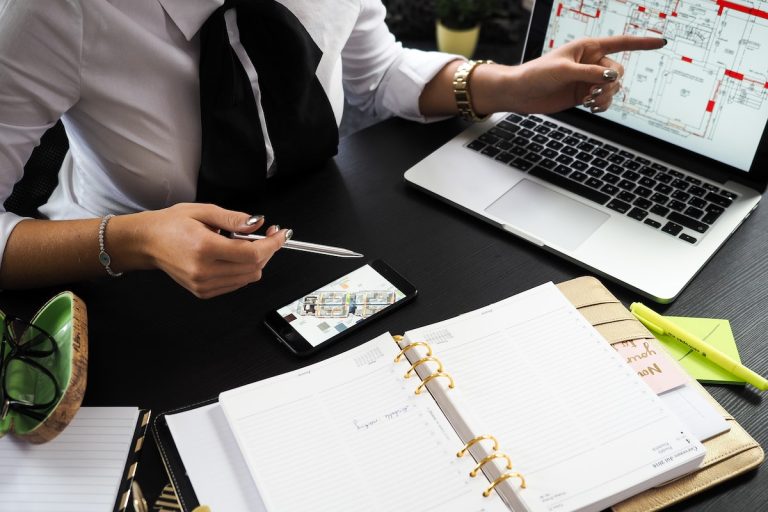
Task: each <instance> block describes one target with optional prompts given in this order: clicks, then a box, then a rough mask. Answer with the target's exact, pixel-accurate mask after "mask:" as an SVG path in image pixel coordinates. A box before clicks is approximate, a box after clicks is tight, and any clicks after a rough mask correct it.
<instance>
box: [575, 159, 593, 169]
mask: <svg viewBox="0 0 768 512" xmlns="http://www.w3.org/2000/svg"><path fill="white" fill-rule="evenodd" d="M571 167H573V168H574V169H576V170H577V171H585V170H586V169H587V168H588V167H589V164H588V163H585V162H582V161H580V160H574V162H573V163H572V164H571Z"/></svg>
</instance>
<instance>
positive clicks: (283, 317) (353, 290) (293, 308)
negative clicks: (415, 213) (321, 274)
mask: <svg viewBox="0 0 768 512" xmlns="http://www.w3.org/2000/svg"><path fill="white" fill-rule="evenodd" d="M415 296H416V288H415V287H414V286H413V285H412V284H411V283H409V282H408V281H407V280H406V279H405V278H404V277H403V276H401V275H400V274H398V273H397V272H396V271H395V270H394V269H393V268H392V267H390V266H389V265H387V264H386V263H384V262H383V261H382V260H374V261H372V262H370V263H368V264H366V265H363V266H362V267H360V268H358V269H356V270H353V271H352V272H350V273H349V274H346V275H344V276H341V277H339V278H338V279H336V280H334V281H333V282H331V283H328V284H327V285H325V286H322V287H320V288H318V289H317V290H315V291H313V292H310V293H307V294H306V295H304V296H303V297H301V298H299V299H298V300H295V301H293V302H291V303H290V304H286V305H285V306H283V307H281V308H278V309H276V310H273V311H270V312H269V313H268V314H267V316H266V317H265V319H264V323H265V324H266V326H267V327H268V328H269V330H270V331H272V332H273V333H274V334H275V336H277V339H278V340H279V341H280V342H281V343H282V344H284V345H286V346H287V347H288V348H289V349H290V350H291V351H292V352H294V353H295V354H297V355H301V356H304V355H308V354H311V353H313V352H316V351H317V350H320V349H321V348H322V347H325V346H327V345H329V344H331V343H333V342H334V341H337V340H338V339H339V338H342V337H343V336H345V335H347V334H349V333H351V332H353V331H354V330H355V329H358V328H360V327H362V326H363V325H367V324H369V323H370V322H373V321H374V320H375V319H377V318H379V317H381V316H383V315H385V314H387V313H389V312H390V311H392V310H393V309H395V308H398V307H400V306H402V305H403V304H405V303H406V302H408V301H409V300H411V299H413V298H414V297H415Z"/></svg>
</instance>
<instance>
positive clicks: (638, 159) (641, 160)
mask: <svg viewBox="0 0 768 512" xmlns="http://www.w3.org/2000/svg"><path fill="white" fill-rule="evenodd" d="M635 162H639V163H640V164H642V165H651V161H650V160H648V159H647V158H643V157H641V156H636V157H635Z"/></svg>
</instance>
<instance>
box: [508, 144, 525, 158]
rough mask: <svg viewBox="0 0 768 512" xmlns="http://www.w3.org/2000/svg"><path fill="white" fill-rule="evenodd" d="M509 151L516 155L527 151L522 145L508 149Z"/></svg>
mask: <svg viewBox="0 0 768 512" xmlns="http://www.w3.org/2000/svg"><path fill="white" fill-rule="evenodd" d="M509 152H510V153H512V154H513V155H517V156H523V155H524V154H526V153H527V152H528V150H527V149H525V148H524V147H523V146H515V147H513V148H511V149H510V150H509Z"/></svg>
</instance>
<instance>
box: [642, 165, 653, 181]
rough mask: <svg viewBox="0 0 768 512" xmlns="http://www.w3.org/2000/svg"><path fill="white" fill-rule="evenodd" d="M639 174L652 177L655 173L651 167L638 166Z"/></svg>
mask: <svg viewBox="0 0 768 512" xmlns="http://www.w3.org/2000/svg"><path fill="white" fill-rule="evenodd" d="M639 172H640V174H642V175H643V176H647V177H648V178H653V177H654V176H655V175H656V171H655V170H653V169H651V168H650V167H648V166H646V167H641V168H640V171H639Z"/></svg>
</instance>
